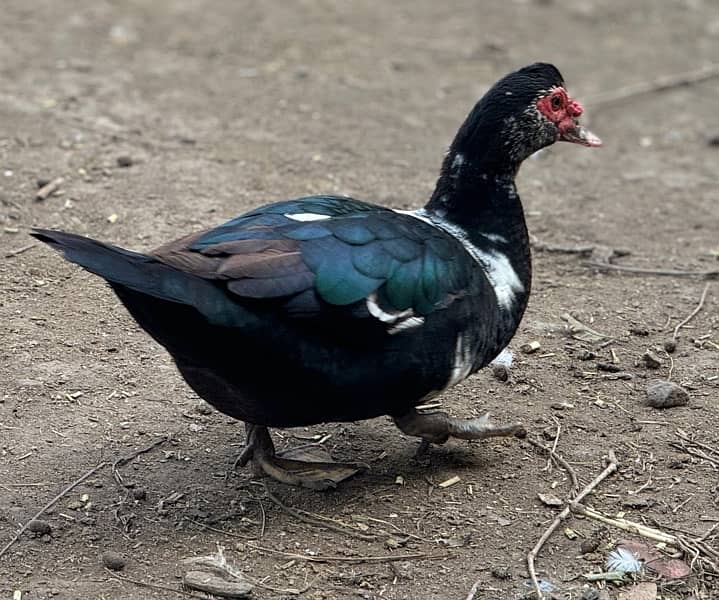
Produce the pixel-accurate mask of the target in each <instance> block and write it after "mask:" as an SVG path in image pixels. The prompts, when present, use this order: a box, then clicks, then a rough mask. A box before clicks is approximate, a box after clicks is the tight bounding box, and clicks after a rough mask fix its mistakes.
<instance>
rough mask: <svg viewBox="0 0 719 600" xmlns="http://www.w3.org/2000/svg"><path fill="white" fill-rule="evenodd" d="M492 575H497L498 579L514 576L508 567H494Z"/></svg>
mask: <svg viewBox="0 0 719 600" xmlns="http://www.w3.org/2000/svg"><path fill="white" fill-rule="evenodd" d="M492 577H496V578H497V579H509V578H510V577H512V574H511V573H510V572H509V569H508V568H507V567H494V568H493V569H492Z"/></svg>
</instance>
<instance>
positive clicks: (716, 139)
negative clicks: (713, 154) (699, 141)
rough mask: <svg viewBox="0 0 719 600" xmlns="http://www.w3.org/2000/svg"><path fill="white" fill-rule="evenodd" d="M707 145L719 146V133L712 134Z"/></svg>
mask: <svg viewBox="0 0 719 600" xmlns="http://www.w3.org/2000/svg"><path fill="white" fill-rule="evenodd" d="M707 145H708V146H714V147H715V148H719V133H717V134H714V135H712V136H710V137H709V139H708V140H707Z"/></svg>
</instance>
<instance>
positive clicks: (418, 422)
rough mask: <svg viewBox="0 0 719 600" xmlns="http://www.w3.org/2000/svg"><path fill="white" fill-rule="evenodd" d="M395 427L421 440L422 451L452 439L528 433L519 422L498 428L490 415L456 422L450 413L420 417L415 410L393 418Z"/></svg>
mask: <svg viewBox="0 0 719 600" xmlns="http://www.w3.org/2000/svg"><path fill="white" fill-rule="evenodd" d="M394 422H395V425H397V427H399V428H400V429H401V430H402V432H403V433H406V434H407V435H414V436H417V437H421V438H422V444H421V445H420V448H423V449H426V448H427V447H428V446H427V445H428V444H429V443H432V444H444V443H445V442H446V441H447V440H448V439H449V438H450V437H456V438H460V439H463V440H481V439H484V438H488V437H504V436H510V435H513V436H516V437H520V438H522V437H526V435H527V430H526V429H525V428H524V426H523V425H522V424H520V423H510V424H508V425H495V424H494V423H492V422H491V421H490V420H489V413H486V414H484V415H482V416H481V417H477V418H476V419H455V418H454V417H450V416H449V415H448V414H447V413H444V412H436V413H429V414H420V413H418V412H417V411H416V410H414V409H412V410H411V411H410V412H408V413H407V414H405V415H402V416H401V417H395V418H394Z"/></svg>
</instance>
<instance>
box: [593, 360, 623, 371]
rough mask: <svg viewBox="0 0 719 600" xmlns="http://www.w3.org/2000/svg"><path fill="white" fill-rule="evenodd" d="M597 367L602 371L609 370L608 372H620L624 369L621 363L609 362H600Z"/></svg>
mask: <svg viewBox="0 0 719 600" xmlns="http://www.w3.org/2000/svg"><path fill="white" fill-rule="evenodd" d="M597 369H598V370H600V371H607V373H619V372H620V371H621V370H622V368H621V367H620V366H619V365H615V364H614V363H608V362H598V363H597Z"/></svg>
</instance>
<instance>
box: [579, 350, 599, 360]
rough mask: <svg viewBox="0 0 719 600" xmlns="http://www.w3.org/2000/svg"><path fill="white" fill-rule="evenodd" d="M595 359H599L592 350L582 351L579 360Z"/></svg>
mask: <svg viewBox="0 0 719 600" xmlns="http://www.w3.org/2000/svg"><path fill="white" fill-rule="evenodd" d="M595 358H597V355H596V354H595V353H594V352H591V351H590V350H582V351H581V352H580V353H579V360H594V359H595Z"/></svg>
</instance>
